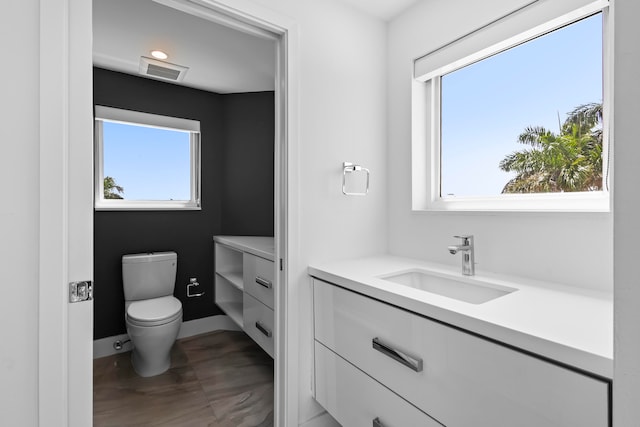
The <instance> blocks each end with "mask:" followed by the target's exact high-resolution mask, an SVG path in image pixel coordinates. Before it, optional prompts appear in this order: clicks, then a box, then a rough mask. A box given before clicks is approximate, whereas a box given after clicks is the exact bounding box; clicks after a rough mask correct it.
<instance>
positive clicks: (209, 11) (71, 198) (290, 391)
mask: <svg viewBox="0 0 640 427" xmlns="http://www.w3.org/2000/svg"><path fill="white" fill-rule="evenodd" d="M47 3H48V4H47V6H46V7H43V8H41V11H40V16H41V67H40V71H41V75H42V76H43V78H42V80H41V117H40V128H41V132H42V135H43V146H46V147H47V148H46V150H45V151H47V150H49V147H50V149H51V152H52V154H53V155H52V156H47V155H46V152H43V153H41V154H42V158H41V165H40V169H41V173H42V175H43V176H45V177H46V179H47V180H48V182H50V183H53V182H54V181H56V180H57V181H56V182H57V183H59V184H60V185H59V186H58V185H55V188H59V192H58V193H56V194H53V196H55V197H57V198H58V199H59V205H60V211H59V213H58V214H57V215H54V214H53V213H52V212H45V211H44V210H42V211H41V218H44V222H43V223H42V224H41V225H42V226H43V228H46V230H45V231H44V232H43V233H42V234H41V239H42V242H41V247H42V248H43V249H42V250H43V251H47V248H49V247H50V248H60V247H62V248H64V250H63V251H60V252H59V256H57V257H51V256H48V257H42V262H41V265H40V271H41V275H42V276H43V280H41V282H40V292H39V294H40V295H39V296H40V312H41V318H40V322H39V358H40V360H41V369H40V374H39V375H40V381H39V383H40V387H39V402H40V403H39V417H40V419H41V420H47V422H50V423H51V424H52V425H68V426H71V427H73V426H86V425H90V417H91V389H90V384H91V381H90V377H91V368H90V366H91V364H90V360H91V357H90V356H91V342H92V333H91V329H92V325H91V322H90V319H91V316H92V312H91V310H92V305H91V304H90V303H83V304H75V305H73V304H72V305H67V304H62V305H61V304H60V301H66V300H67V299H68V295H67V294H68V288H67V282H69V281H71V280H79V278H85V280H86V278H87V277H89V276H91V275H92V274H91V271H89V270H87V269H90V268H91V262H84V261H86V258H87V257H86V254H87V252H88V251H86V248H87V243H88V245H89V247H90V246H91V238H90V236H91V231H90V230H91V226H90V224H91V221H90V220H88V218H90V217H91V214H90V212H92V208H93V204H92V196H90V194H92V193H93V191H92V189H91V192H90V193H88V192H87V191H86V190H87V188H86V183H87V182H91V181H92V180H93V179H92V176H91V175H92V172H91V169H92V168H91V166H90V163H91V162H92V158H93V154H92V153H91V152H90V151H91V150H89V151H87V147H86V145H87V144H86V142H87V141H88V140H91V137H92V133H93V132H92V127H91V122H92V114H91V108H90V107H89V105H90V104H91V76H90V74H91V73H90V70H89V69H88V68H87V66H88V65H89V64H90V63H91V33H92V25H91V5H90V4H88V2H84V1H80V0H77V1H76V0H71V1H64V0H60V1H58V0H55V1H52V2H47ZM174 3H175V5H176V8H178V9H181V10H183V11H187V10H186V9H189V10H191V11H192V12H193V13H195V14H199V15H201V16H213V18H211V20H213V21H216V20H221V21H224V22H225V23H226V24H227V25H230V22H231V21H232V20H236V21H237V20H238V19H239V21H238V22H239V24H238V26H239V27H244V28H246V27H254V28H256V29H257V31H267V32H270V33H272V34H274V35H275V37H276V38H277V42H276V43H277V73H276V74H277V81H278V82H279V83H278V84H277V85H276V96H275V104H276V108H275V110H276V120H275V122H276V138H275V139H276V147H275V164H276V167H275V170H276V176H275V181H276V183H275V190H274V191H275V200H276V206H277V208H276V211H275V241H276V248H275V250H276V257H277V259H278V261H279V262H278V263H277V264H279V266H280V267H281V268H280V269H278V270H277V272H276V274H277V280H278V283H279V284H280V286H279V287H278V290H277V292H276V303H275V304H276V313H277V315H276V330H277V331H282V333H279V334H278V336H279V338H278V339H277V341H276V366H275V370H276V373H275V377H276V386H275V387H276V397H275V400H276V403H275V423H276V424H277V425H288V424H291V425H293V424H294V423H296V422H297V409H296V403H297V402H296V399H295V396H296V394H297V390H296V388H297V377H296V376H295V366H294V365H295V364H289V363H287V359H288V358H289V357H288V355H289V354H292V353H293V351H294V350H295V348H296V341H297V337H295V334H294V335H292V336H291V337H293V339H290V337H289V336H287V335H286V334H285V331H286V330H288V329H289V330H295V316H287V313H286V312H287V308H288V307H287V304H286V302H287V300H288V294H289V293H290V292H291V290H290V289H289V288H288V287H287V286H286V284H287V278H288V277H289V276H290V275H291V273H290V272H292V271H295V267H297V266H296V259H295V254H296V253H297V252H296V248H297V243H296V241H295V238H293V237H292V236H293V235H295V233H290V232H288V229H289V228H290V227H291V226H292V224H291V222H290V221H289V220H288V218H295V217H296V214H297V212H295V205H296V203H295V200H293V201H292V202H290V201H289V199H288V197H287V196H288V195H289V194H294V195H295V194H296V193H297V192H296V189H297V187H296V184H295V182H296V180H295V179H294V178H295V169H292V170H291V171H290V170H289V166H288V165H289V164H290V162H289V159H292V158H295V153H296V147H295V146H294V145H292V144H291V142H290V140H291V137H292V136H295V135H296V126H295V123H296V122H295V120H294V118H293V116H292V112H293V111H295V108H294V104H295V99H296V93H295V85H291V79H292V78H295V66H294V64H295V61H294V60H293V58H292V55H291V53H292V51H291V49H290V46H289V42H288V41H289V40H290V39H291V37H292V36H295V26H294V25H293V23H292V22H290V21H289V20H288V19H285V18H283V17H281V16H279V15H278V14H275V13H265V10H264V9H262V8H259V7H257V6H255V5H252V4H245V5H242V6H241V7H240V8H238V6H237V5H235V6H234V7H231V6H229V5H228V4H227V3H228V2H227V1H226V0H220V1H215V2H214V1H207V2H197V3H196V2H192V1H189V0H185V1H176V2H174ZM201 3H206V7H205V6H202V5H201ZM220 16H222V18H220ZM231 17H234V18H233V19H231ZM294 38H295V37H294ZM61 77H62V78H61ZM291 88H293V90H292V89H291ZM58 153H66V154H67V157H66V159H67V160H64V159H63V158H61V157H60V156H59V155H56V154H58ZM52 172H53V173H52ZM56 172H59V173H60V174H59V175H58V174H56ZM287 177H288V178H289V179H287ZM43 179H44V178H43ZM83 183H84V185H83ZM51 196H52V195H51V194H50V195H46V196H42V197H45V198H47V197H51ZM54 205H55V203H53V204H52V203H48V204H42V205H41V206H43V208H42V209H45V206H46V207H48V208H49V209H50V207H51V206H54ZM61 215H64V216H65V218H64V219H61ZM294 228H295V227H294ZM83 254H84V257H83V256H82V255H83ZM285 261H286V262H285ZM60 266H67V267H64V268H62V267H60ZM52 282H57V283H59V284H60V286H54V287H51V286H50V284H51V283H52ZM62 285H63V286H62ZM51 364H55V365H59V366H61V369H59V370H51V369H49V366H51ZM290 367H292V368H293V369H294V375H287V372H286V371H288V370H289V369H290ZM285 378H286V381H285V380H284V379H285ZM287 395H290V398H287V397H286V396H287Z"/></svg>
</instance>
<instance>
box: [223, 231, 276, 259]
mask: <svg viewBox="0 0 640 427" xmlns="http://www.w3.org/2000/svg"><path fill="white" fill-rule="evenodd" d="M213 241H214V242H217V243H221V244H223V245H227V246H230V247H232V248H235V249H238V250H239V251H242V252H247V253H250V254H253V255H255V256H259V257H260V258H264V259H268V260H269V261H273V260H274V257H275V256H274V254H275V246H274V242H273V237H263V236H213Z"/></svg>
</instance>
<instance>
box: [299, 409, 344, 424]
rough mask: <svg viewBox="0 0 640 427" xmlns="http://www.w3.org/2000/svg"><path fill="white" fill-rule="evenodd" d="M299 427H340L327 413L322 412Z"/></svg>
mask: <svg viewBox="0 0 640 427" xmlns="http://www.w3.org/2000/svg"><path fill="white" fill-rule="evenodd" d="M300 427H340V423H338V422H337V421H336V420H334V419H333V417H332V416H331V415H329V414H328V413H327V412H324V413H322V414H320V415H318V416H317V417H314V418H312V419H310V420H309V421H307V422H306V423H304V424H300Z"/></svg>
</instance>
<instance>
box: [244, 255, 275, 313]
mask: <svg viewBox="0 0 640 427" xmlns="http://www.w3.org/2000/svg"><path fill="white" fill-rule="evenodd" d="M274 268H275V267H274V264H273V261H269V260H266V259H263V258H260V257H257V256H255V255H251V254H248V253H245V254H244V261H243V277H244V291H245V292H248V293H249V294H251V296H253V297H254V298H256V299H257V300H258V301H260V302H262V303H263V304H264V305H266V306H267V307H269V308H271V309H272V310H273V294H274V292H273V285H274V283H275V281H274V275H275V271H274Z"/></svg>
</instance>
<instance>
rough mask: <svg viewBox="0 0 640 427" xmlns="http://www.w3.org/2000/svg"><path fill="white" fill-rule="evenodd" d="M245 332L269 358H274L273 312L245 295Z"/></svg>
mask: <svg viewBox="0 0 640 427" xmlns="http://www.w3.org/2000/svg"><path fill="white" fill-rule="evenodd" d="M243 304H244V310H243V319H244V326H243V328H244V331H245V332H246V333H247V335H249V336H250V337H251V338H252V339H253V340H254V341H255V342H257V343H258V344H259V345H260V347H262V349H263V350H264V351H266V352H267V353H268V354H269V356H271V357H273V343H274V333H275V329H274V328H273V319H274V316H273V310H271V309H270V308H269V307H267V306H266V305H264V304H263V303H261V302H260V301H258V300H257V299H255V298H254V297H252V296H251V295H249V294H247V293H246V292H245V293H244V297H243Z"/></svg>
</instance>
